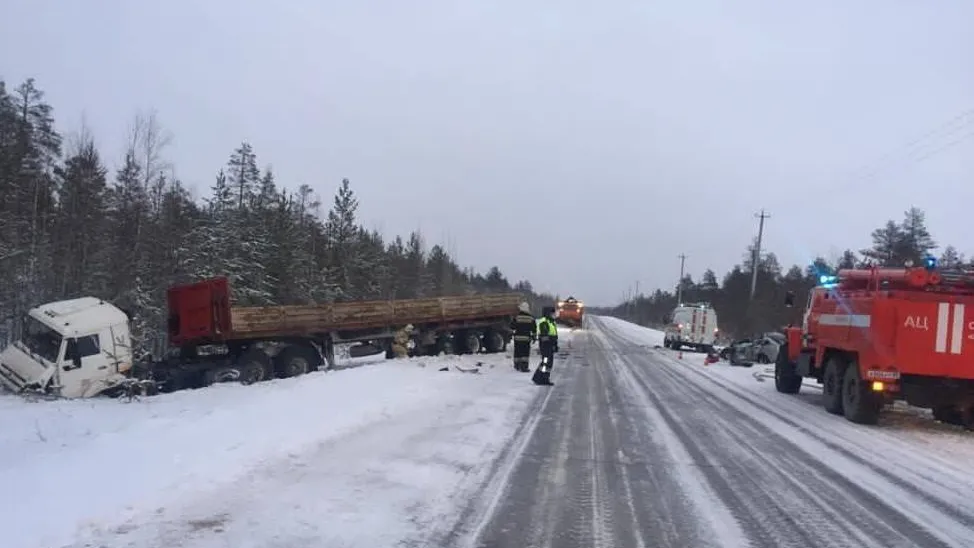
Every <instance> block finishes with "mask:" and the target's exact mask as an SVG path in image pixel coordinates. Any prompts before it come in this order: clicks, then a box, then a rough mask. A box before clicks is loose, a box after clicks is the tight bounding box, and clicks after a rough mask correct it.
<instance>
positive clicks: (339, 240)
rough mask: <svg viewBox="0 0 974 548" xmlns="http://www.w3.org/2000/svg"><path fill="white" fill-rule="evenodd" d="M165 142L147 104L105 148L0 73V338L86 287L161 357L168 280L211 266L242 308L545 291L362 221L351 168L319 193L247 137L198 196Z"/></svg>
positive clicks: (546, 299)
mask: <svg viewBox="0 0 974 548" xmlns="http://www.w3.org/2000/svg"><path fill="white" fill-rule="evenodd" d="M120 129H124V128H120ZM171 140H172V136H171V135H170V133H169V132H168V131H167V130H166V129H165V128H164V127H163V125H162V124H161V122H160V121H159V120H158V119H157V118H156V116H155V115H154V114H151V113H149V114H140V115H136V116H135V117H134V118H133V123H132V126H131V128H129V134H128V139H127V150H126V152H125V153H124V154H123V155H122V157H121V158H106V157H104V156H103V155H102V154H101V152H100V151H99V150H98V148H97V147H96V145H95V136H93V135H91V134H90V132H88V131H87V130H86V129H85V128H79V129H78V130H77V131H76V132H75V134H73V135H71V137H67V138H66V137H65V136H63V135H62V134H61V133H59V131H58V129H57V128H56V124H55V115H54V108H53V106H52V105H50V104H48V103H47V102H46V101H45V99H44V93H43V92H42V91H41V89H39V88H38V87H37V85H36V84H35V82H34V81H33V80H27V81H26V82H23V83H21V84H20V85H17V86H16V87H8V86H6V85H5V83H4V82H3V81H2V80H0V346H2V344H3V342H4V341H5V340H6V339H8V338H9V337H11V336H15V335H16V333H15V332H16V330H17V326H18V323H19V322H18V321H17V319H18V318H20V317H21V316H22V315H23V314H24V312H26V310H27V309H29V308H30V307H33V306H36V305H38V304H40V303H42V302H46V301H52V300H58V299H66V298H72V297H78V296H83V295H91V296H96V297H100V298H105V299H108V300H110V301H111V302H113V303H115V304H116V305H117V306H119V307H120V308H122V309H124V310H126V311H127V312H128V313H129V314H130V316H131V317H132V322H133V325H132V332H133V337H134V338H135V341H136V344H137V345H139V350H140V351H141V352H153V353H155V354H158V353H159V352H161V351H162V349H163V348H164V345H165V335H164V333H165V330H164V325H165V317H164V307H165V291H166V288H167V287H169V286H170V285H172V284H176V283H183V282H188V281H195V280H198V279H200V278H203V277H208V276H215V275H227V276H229V277H230V279H231V284H232V288H233V292H234V299H235V302H236V303H238V304H241V305H267V304H293V303H311V302H331V301H342V300H351V299H389V298H400V299H401V298H417V297H429V296H444V295H458V294H468V293H483V292H502V291H510V290H512V289H513V290H515V291H520V292H522V293H524V294H525V295H526V296H528V298H529V300H532V301H534V302H533V304H534V305H535V306H540V305H541V304H543V303H550V302H551V301H552V300H553V298H552V297H550V296H543V295H541V296H539V295H535V294H534V292H533V291H532V288H531V284H530V283H529V282H527V281H521V282H517V283H513V284H512V283H511V282H510V281H509V280H508V279H507V278H506V277H505V276H504V274H503V273H502V271H501V270H500V269H499V268H497V267H493V268H491V269H489V271H487V272H486V273H478V272H475V271H474V270H473V269H471V268H463V267H461V266H460V265H458V264H457V263H456V262H455V260H454V259H453V258H452V257H451V256H450V254H449V253H448V252H447V251H446V250H445V249H444V248H443V247H442V246H440V245H432V246H431V247H428V246H427V243H426V242H425V240H424V238H423V235H422V234H420V233H419V232H413V233H412V234H409V235H407V236H405V237H399V236H397V237H395V238H392V239H391V240H388V239H386V238H385V237H384V236H383V235H382V234H380V233H378V232H377V231H374V230H368V229H366V228H364V227H363V226H362V224H361V223H360V221H359V219H358V218H357V216H356V210H357V207H358V200H357V198H356V196H355V193H354V190H353V186H352V184H351V183H350V182H349V180H348V179H344V180H341V181H340V182H339V181H336V182H335V185H334V186H335V187H336V193H335V195H334V198H333V200H331V201H330V203H322V199H321V198H319V197H318V196H316V195H315V193H314V191H313V190H312V189H311V187H310V186H309V185H307V184H300V185H298V184H294V183H293V182H290V181H288V182H284V181H278V180H277V179H276V178H275V176H274V173H273V171H271V170H270V169H263V168H262V167H261V163H260V162H259V161H258V157H257V153H256V151H255V150H254V149H253V147H252V146H251V145H250V144H248V143H241V144H240V145H239V146H238V147H237V148H236V149H235V150H233V151H232V152H230V154H229V157H228V159H227V160H226V165H225V167H224V168H223V169H222V170H220V171H219V172H218V173H215V174H214V177H213V180H212V183H211V184H210V185H209V186H210V188H209V192H208V194H209V195H208V196H207V197H205V198H204V199H203V200H201V201H196V200H194V199H193V198H192V197H191V195H190V192H189V190H188V188H187V186H186V185H185V184H184V183H183V181H180V180H179V179H178V178H176V177H175V176H174V175H173V173H174V172H175V170H174V169H173V167H174V166H172V165H171V164H170V163H169V162H168V160H167V149H168V147H169V146H170V145H171ZM218 162H219V161H217V163H218ZM200 186H203V185H200Z"/></svg>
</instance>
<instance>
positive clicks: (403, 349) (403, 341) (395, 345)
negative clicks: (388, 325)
mask: <svg viewBox="0 0 974 548" xmlns="http://www.w3.org/2000/svg"><path fill="white" fill-rule="evenodd" d="M412 334H413V324H407V325H406V326H405V327H403V328H402V329H400V330H398V331H396V334H395V335H393V338H392V353H393V355H394V356H395V357H397V358H405V357H408V356H409V338H410V337H411V336H412Z"/></svg>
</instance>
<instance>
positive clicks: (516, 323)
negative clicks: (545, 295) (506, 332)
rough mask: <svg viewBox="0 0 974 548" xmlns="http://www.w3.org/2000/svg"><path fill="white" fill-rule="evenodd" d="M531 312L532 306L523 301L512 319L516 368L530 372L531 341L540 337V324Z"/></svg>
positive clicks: (516, 369) (523, 371)
mask: <svg viewBox="0 0 974 548" xmlns="http://www.w3.org/2000/svg"><path fill="white" fill-rule="evenodd" d="M536 321H537V320H536V319H535V317H534V315H532V314H531V306H530V305H528V303H521V305H520V306H519V307H518V313H517V316H514V320H512V321H511V331H513V332H514V370H515V371H521V372H522V373H528V372H530V371H531V364H530V360H531V343H533V342H534V341H535V340H537V338H538V324H537V323H535V322H536Z"/></svg>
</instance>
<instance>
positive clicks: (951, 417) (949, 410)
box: [933, 405, 962, 426]
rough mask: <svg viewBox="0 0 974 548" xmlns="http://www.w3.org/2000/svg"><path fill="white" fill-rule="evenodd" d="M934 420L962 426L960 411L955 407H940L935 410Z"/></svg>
mask: <svg viewBox="0 0 974 548" xmlns="http://www.w3.org/2000/svg"><path fill="white" fill-rule="evenodd" d="M933 418H934V419H936V420H938V421H940V422H943V423H946V424H953V425H955V426H962V422H961V414H960V410H959V409H958V408H957V407H956V406H953V405H938V406H937V407H934V408H933Z"/></svg>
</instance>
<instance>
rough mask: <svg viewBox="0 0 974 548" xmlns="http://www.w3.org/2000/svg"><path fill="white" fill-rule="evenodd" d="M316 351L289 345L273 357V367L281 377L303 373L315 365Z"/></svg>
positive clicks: (285, 377)
mask: <svg viewBox="0 0 974 548" xmlns="http://www.w3.org/2000/svg"><path fill="white" fill-rule="evenodd" d="M315 354H317V352H313V350H312V349H310V348H307V347H304V346H289V347H287V348H285V349H284V350H282V351H281V353H280V354H278V355H277V357H276V358H274V369H275V370H276V373H277V376H278V377H280V378H282V379H287V378H290V377H297V376H300V375H304V374H305V373H307V372H308V371H310V370H311V369H313V368H314V366H315V365H317V364H316V363H315V362H317V359H316V358H317V356H315Z"/></svg>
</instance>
